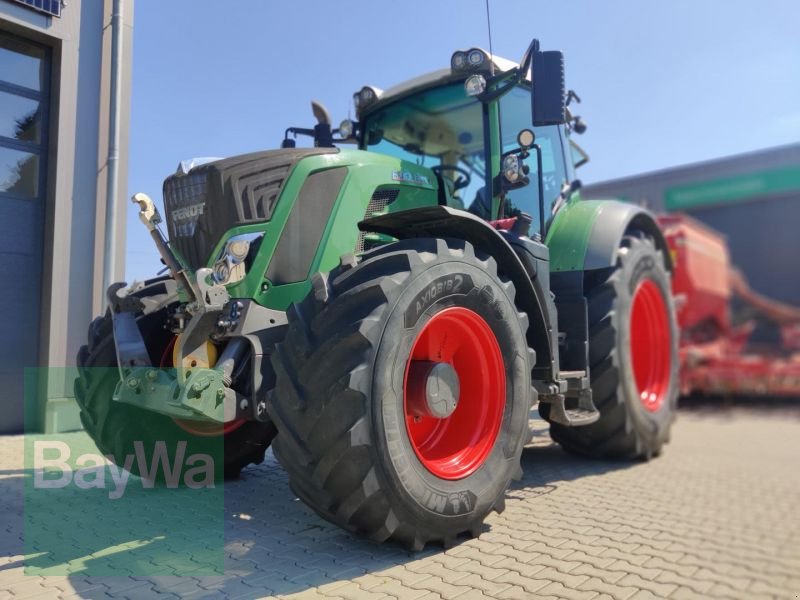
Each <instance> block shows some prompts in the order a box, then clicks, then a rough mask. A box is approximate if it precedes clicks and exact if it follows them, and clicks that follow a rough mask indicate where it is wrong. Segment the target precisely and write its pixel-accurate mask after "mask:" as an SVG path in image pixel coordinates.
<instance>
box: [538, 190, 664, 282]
mask: <svg viewBox="0 0 800 600" xmlns="http://www.w3.org/2000/svg"><path fill="white" fill-rule="evenodd" d="M634 230H636V231H642V232H644V233H645V234H647V235H649V236H651V237H652V238H653V241H654V242H655V244H656V247H657V248H658V249H659V250H660V251H661V253H662V254H663V255H664V264H665V266H666V267H667V270H669V271H670V272H671V271H672V268H673V267H672V257H671V255H670V252H669V247H668V246H667V241H666V239H664V234H663V233H662V232H661V229H660V228H659V226H658V223H657V222H656V219H655V216H653V214H652V213H651V212H649V211H648V210H646V209H644V208H642V207H641V206H637V205H635V204H628V203H626V202H619V201H617V200H580V199H579V198H578V197H577V195H576V196H573V199H572V200H571V201H570V202H569V204H567V205H566V206H564V208H562V209H561V211H559V213H558V214H557V215H556V217H555V219H554V220H553V225H552V227H551V228H550V230H549V231H548V232H547V246H548V247H549V248H550V252H551V255H552V256H553V260H552V263H551V271H553V272H561V271H588V270H592V269H604V268H607V267H613V266H614V265H616V264H617V254H618V252H619V246H620V241H621V240H622V238H623V237H624V236H625V234H626V233H628V232H630V231H634Z"/></svg>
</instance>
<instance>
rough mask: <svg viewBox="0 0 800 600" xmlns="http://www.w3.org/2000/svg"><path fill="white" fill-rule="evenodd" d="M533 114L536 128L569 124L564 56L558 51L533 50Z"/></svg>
mask: <svg viewBox="0 0 800 600" xmlns="http://www.w3.org/2000/svg"><path fill="white" fill-rule="evenodd" d="M531 80H532V83H533V94H531V98H532V112H533V125H534V127H542V126H545V125H561V124H563V123H566V122H567V102H566V86H565V85H564V54H563V53H561V52H559V51H558V50H548V51H547V52H543V51H541V50H539V49H538V48H535V49H534V50H533V60H532V64H531Z"/></svg>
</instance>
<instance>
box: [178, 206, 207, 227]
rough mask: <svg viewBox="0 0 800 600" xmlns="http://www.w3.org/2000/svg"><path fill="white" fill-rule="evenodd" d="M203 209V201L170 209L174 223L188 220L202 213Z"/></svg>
mask: <svg viewBox="0 0 800 600" xmlns="http://www.w3.org/2000/svg"><path fill="white" fill-rule="evenodd" d="M204 209H205V203H203V202H201V203H200V204H190V205H189V206H182V207H180V208H176V209H175V210H173V211H172V220H173V221H175V222H176V223H179V222H181V221H188V220H190V219H196V218H197V217H199V216H200V215H202V214H203V210H204Z"/></svg>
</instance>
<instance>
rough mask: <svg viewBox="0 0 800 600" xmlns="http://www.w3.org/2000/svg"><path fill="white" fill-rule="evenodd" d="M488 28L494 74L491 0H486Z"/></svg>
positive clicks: (492, 71) (491, 65)
mask: <svg viewBox="0 0 800 600" xmlns="http://www.w3.org/2000/svg"><path fill="white" fill-rule="evenodd" d="M486 28H487V29H488V30H489V57H490V58H491V59H492V62H491V63H490V64H489V69H490V71H489V72H490V73H491V74H492V75H494V52H493V51H492V19H491V16H490V14H489V0H486Z"/></svg>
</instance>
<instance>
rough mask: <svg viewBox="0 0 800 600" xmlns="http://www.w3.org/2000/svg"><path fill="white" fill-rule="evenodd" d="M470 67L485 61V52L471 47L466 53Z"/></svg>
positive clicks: (477, 65)
mask: <svg viewBox="0 0 800 600" xmlns="http://www.w3.org/2000/svg"><path fill="white" fill-rule="evenodd" d="M467 60H468V61H469V66H470V67H480V66H481V65H482V64H483V63H484V62H485V61H486V54H485V53H484V52H483V51H482V50H478V49H477V48H473V49H472V50H470V51H469V54H468V55H467Z"/></svg>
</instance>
